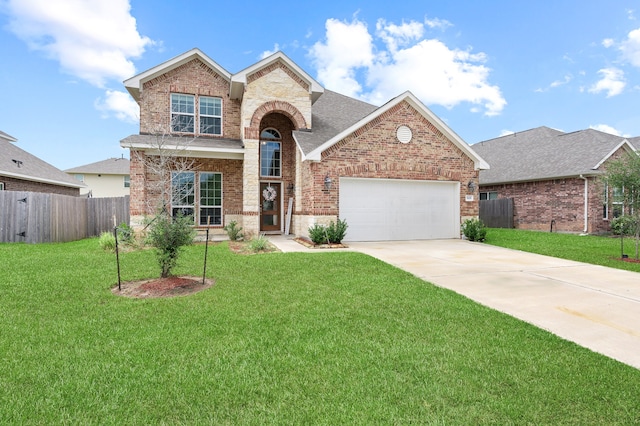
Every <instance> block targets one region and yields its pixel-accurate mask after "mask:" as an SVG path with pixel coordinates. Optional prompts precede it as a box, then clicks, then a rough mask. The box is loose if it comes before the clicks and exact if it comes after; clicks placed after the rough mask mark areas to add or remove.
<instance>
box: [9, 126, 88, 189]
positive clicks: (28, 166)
mask: <svg viewBox="0 0 640 426" xmlns="http://www.w3.org/2000/svg"><path fill="white" fill-rule="evenodd" d="M4 135H7V134H6V133H3V138H0V176H7V177H11V178H14V179H21V180H28V181H32V182H41V183H48V184H51V185H58V186H66V187H71V188H83V187H85V185H84V184H83V183H81V182H78V181H77V180H75V179H73V178H72V177H71V176H69V175H68V174H66V173H65V172H63V171H62V170H60V169H57V168H55V167H53V166H52V165H51V164H49V163H47V162H45V161H43V160H41V159H39V158H38V157H36V156H35V155H32V154H29V153H28V152H27V151H25V150H23V149H20V148H18V147H17V146H15V145H14V144H13V143H12V142H7V138H6V137H4ZM7 136H9V135H7ZM13 139H14V140H15V138H13Z"/></svg>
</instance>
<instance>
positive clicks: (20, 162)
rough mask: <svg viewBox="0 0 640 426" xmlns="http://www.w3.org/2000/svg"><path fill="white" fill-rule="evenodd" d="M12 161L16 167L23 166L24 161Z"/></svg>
mask: <svg viewBox="0 0 640 426" xmlns="http://www.w3.org/2000/svg"><path fill="white" fill-rule="evenodd" d="M11 161H13V162H14V163H16V166H18V167H21V166H22V161H20V160H15V159H11Z"/></svg>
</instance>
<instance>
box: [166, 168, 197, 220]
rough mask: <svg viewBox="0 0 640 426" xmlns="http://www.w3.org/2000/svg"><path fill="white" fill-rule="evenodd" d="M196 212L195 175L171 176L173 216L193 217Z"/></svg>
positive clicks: (185, 173)
mask: <svg viewBox="0 0 640 426" xmlns="http://www.w3.org/2000/svg"><path fill="white" fill-rule="evenodd" d="M194 211H195V173H194V172H173V173H172V174H171V215H172V216H173V217H176V216H178V215H182V216H193V214H194Z"/></svg>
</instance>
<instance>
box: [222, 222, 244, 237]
mask: <svg viewBox="0 0 640 426" xmlns="http://www.w3.org/2000/svg"><path fill="white" fill-rule="evenodd" d="M223 229H224V230H225V231H226V232H227V236H228V237H229V239H230V240H231V241H238V240H240V239H242V237H243V235H242V232H240V231H242V227H241V226H238V222H236V221H235V220H232V221H231V222H229V223H228V224H227V225H225V227H224V228H223Z"/></svg>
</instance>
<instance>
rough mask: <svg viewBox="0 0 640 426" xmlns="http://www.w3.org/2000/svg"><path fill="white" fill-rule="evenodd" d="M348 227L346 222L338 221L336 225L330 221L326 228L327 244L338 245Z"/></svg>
mask: <svg viewBox="0 0 640 426" xmlns="http://www.w3.org/2000/svg"><path fill="white" fill-rule="evenodd" d="M348 227H349V226H348V225H347V221H346V220H340V219H338V221H337V222H336V223H333V221H332V222H331V223H330V224H329V226H328V227H327V238H328V239H329V242H330V243H332V244H340V243H341V242H342V240H343V239H344V236H345V235H346V234H347V228H348Z"/></svg>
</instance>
